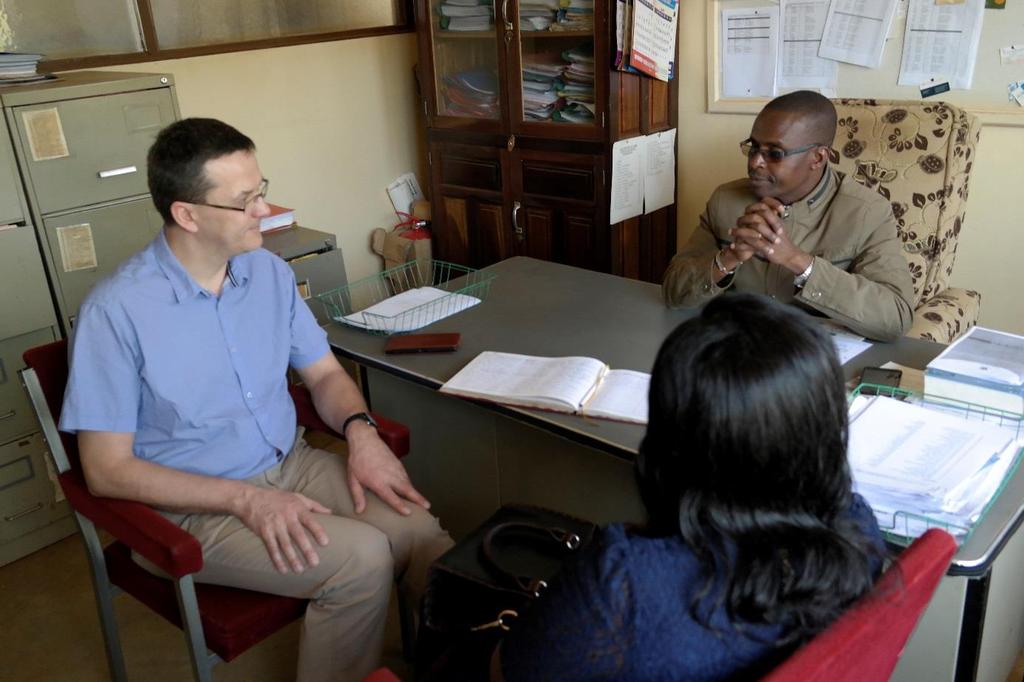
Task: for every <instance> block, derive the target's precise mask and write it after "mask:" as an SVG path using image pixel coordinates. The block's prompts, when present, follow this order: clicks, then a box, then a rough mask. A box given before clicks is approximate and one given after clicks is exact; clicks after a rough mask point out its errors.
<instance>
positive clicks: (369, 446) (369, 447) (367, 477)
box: [235, 424, 430, 573]
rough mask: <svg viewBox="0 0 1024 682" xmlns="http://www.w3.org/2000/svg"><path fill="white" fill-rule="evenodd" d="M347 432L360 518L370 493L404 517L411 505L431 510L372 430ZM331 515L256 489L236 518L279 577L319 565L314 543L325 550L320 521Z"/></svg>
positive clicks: (296, 497) (294, 497)
mask: <svg viewBox="0 0 1024 682" xmlns="http://www.w3.org/2000/svg"><path fill="white" fill-rule="evenodd" d="M348 431H349V439H348V440H349V458H348V481H347V484H348V487H349V491H350V493H351V494H352V502H353V505H354V507H355V512H356V514H361V513H362V512H363V511H364V510H365V509H366V489H367V488H368V489H369V490H371V491H373V492H374V493H375V494H376V495H377V496H378V497H380V498H381V499H382V500H383V501H384V502H386V503H387V504H388V505H389V506H391V507H392V508H393V509H395V511H397V512H398V513H400V514H402V515H403V516H408V515H409V514H410V513H412V512H411V510H410V508H409V506H408V504H407V501H408V502H412V503H414V504H418V505H419V506H421V507H423V508H424V509H429V508H430V503H429V502H428V501H427V500H426V498H424V497H423V496H422V495H421V494H420V493H419V491H417V490H416V488H414V487H413V485H412V481H410V480H409V474H408V473H407V472H406V471H405V467H404V466H402V463H401V462H400V461H399V460H398V458H397V457H395V455H394V453H392V452H391V450H390V448H388V446H387V445H385V444H384V442H383V441H381V440H380V438H379V437H378V436H377V433H376V430H375V429H373V427H371V426H370V425H368V424H359V425H353V426H352V427H351V428H349V430H348ZM331 513H333V510H331V509H328V508H327V507H325V506H324V505H322V504H320V503H319V502H317V501H316V500H312V499H310V498H308V497H306V496H305V495H303V494H301V493H296V492H289V491H284V490H275V489H272V488H259V487H255V486H252V487H248V488H247V489H246V492H245V494H244V495H243V496H242V498H241V500H240V502H239V505H238V509H237V511H236V514H235V515H236V516H238V518H239V519H240V520H241V521H242V523H244V524H245V525H246V527H248V528H249V530H251V531H252V532H253V533H255V534H256V535H258V536H259V537H260V539H262V540H263V544H264V545H265V546H266V548H267V553H268V554H269V555H270V560H271V561H272V562H273V564H274V567H275V568H276V569H277V570H278V572H280V573H288V572H289V570H292V571H295V572H296V573H302V572H303V571H304V570H305V569H306V567H313V566H316V565H318V564H319V563H320V556H319V554H317V551H316V547H315V546H314V544H313V541H315V542H316V544H317V545H319V546H321V547H323V546H326V545H327V543H328V537H327V532H326V531H325V530H324V527H323V526H322V525H321V524H320V522H319V521H317V518H316V515H317V514H331ZM311 538H312V541H311Z"/></svg>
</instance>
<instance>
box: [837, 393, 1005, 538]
mask: <svg viewBox="0 0 1024 682" xmlns="http://www.w3.org/2000/svg"><path fill="white" fill-rule="evenodd" d="M850 412H851V417H850V442H849V450H848V455H849V461H850V468H851V470H852V472H853V478H854V483H855V487H856V489H857V492H859V493H860V494H861V495H863V496H864V498H865V499H866V500H867V501H868V502H869V503H870V504H871V507H872V509H873V510H874V512H875V516H876V517H877V519H878V523H879V526H880V527H881V528H882V530H887V531H890V532H893V533H896V534H898V535H906V536H910V537H913V536H916V535H919V534H920V533H921V532H923V531H924V530H925V529H926V528H928V527H930V526H939V527H946V528H947V530H949V531H950V532H951V533H952V534H953V535H955V536H959V537H960V538H961V539H962V538H963V536H965V535H966V533H967V532H968V531H969V529H970V528H971V527H972V526H973V525H974V524H975V523H976V522H977V521H978V519H979V518H980V517H981V515H982V512H983V511H984V510H985V508H986V506H987V505H988V503H989V502H990V501H991V499H992V498H993V496H994V495H995V494H996V492H997V491H998V490H999V487H1000V485H1001V484H1002V482H1003V479H1004V478H1005V477H1006V475H1007V472H1008V471H1009V469H1010V467H1011V466H1012V465H1013V463H1014V461H1015V460H1016V457H1017V454H1018V451H1019V450H1020V447H1021V445H1024V440H1022V439H1021V437H1020V434H1019V433H1018V432H1017V429H1016V428H1013V427H1016V426H1017V425H1016V424H1014V425H1013V427H1007V426H1005V425H1001V424H999V423H995V422H990V421H981V420H973V419H967V418H966V417H965V413H963V412H945V411H940V410H937V409H930V408H926V407H923V406H920V405H909V404H907V403H905V402H902V401H899V400H894V399H892V398H887V397H875V398H867V397H863V396H862V397H859V398H857V399H856V400H855V401H854V403H853V404H852V405H851V406H850Z"/></svg>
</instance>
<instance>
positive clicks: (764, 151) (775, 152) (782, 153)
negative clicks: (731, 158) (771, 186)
mask: <svg viewBox="0 0 1024 682" xmlns="http://www.w3.org/2000/svg"><path fill="white" fill-rule="evenodd" d="M824 146H825V145H823V144H821V143H820V142H812V143H811V144H805V145H804V146H803V147H797V148H796V149H779V148H778V147H771V148H765V147H762V146H760V145H759V144H757V143H756V142H754V141H753V140H751V139H750V138H749V137H748V138H747V139H745V140H743V142H740V151H741V152H743V156H745V157H747V158H748V159H750V158H753V157H754V155H756V154H760V155H761V156H763V157H764V159H765V161H770V162H772V163H778V162H779V161H782V160H783V159H784V158H786V157H787V156H792V155H793V154H803V153H804V152H807V151H810V150H812V149H814V148H815V147H824Z"/></svg>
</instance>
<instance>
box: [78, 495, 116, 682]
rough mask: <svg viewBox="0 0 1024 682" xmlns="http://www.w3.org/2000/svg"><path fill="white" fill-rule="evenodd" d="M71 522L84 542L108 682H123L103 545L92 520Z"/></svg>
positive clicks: (111, 589) (79, 517) (111, 592)
mask: <svg viewBox="0 0 1024 682" xmlns="http://www.w3.org/2000/svg"><path fill="white" fill-rule="evenodd" d="M75 520H76V521H77V522H78V529H79V531H80V532H81V535H82V542H83V543H85V553H86V554H87V555H88V557H89V569H90V573H91V574H92V589H93V593H94V594H95V595H96V611H97V612H98V614H99V617H100V627H101V628H102V629H103V643H104V645H105V648H106V650H107V666H109V668H110V679H112V680H114V682H126V681H127V680H128V673H127V672H126V670H125V667H124V655H123V654H122V653H121V637H120V634H119V633H118V629H117V618H116V617H115V615H114V594H115V588H114V586H113V585H111V584H110V577H109V576H108V575H107V565H106V563H105V562H104V560H103V545H102V544H101V543H100V538H99V535H97V533H96V527H95V526H94V525H93V523H92V521H90V520H89V519H87V518H85V517H84V516H82V515H81V514H79V513H78V512H75Z"/></svg>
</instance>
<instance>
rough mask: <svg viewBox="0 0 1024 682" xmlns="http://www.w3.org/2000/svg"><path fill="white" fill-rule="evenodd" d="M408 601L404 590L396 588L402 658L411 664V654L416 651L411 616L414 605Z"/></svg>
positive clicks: (413, 625) (413, 623) (414, 622)
mask: <svg viewBox="0 0 1024 682" xmlns="http://www.w3.org/2000/svg"><path fill="white" fill-rule="evenodd" d="M409 601H410V599H409V597H408V596H407V595H406V594H405V590H403V589H402V588H401V586H399V588H398V627H399V630H400V631H401V635H402V658H404V659H405V660H406V661H408V662H412V660H413V653H414V652H415V651H416V618H415V617H414V614H413V606H414V604H410V603H409Z"/></svg>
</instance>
